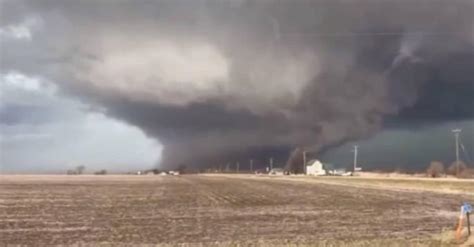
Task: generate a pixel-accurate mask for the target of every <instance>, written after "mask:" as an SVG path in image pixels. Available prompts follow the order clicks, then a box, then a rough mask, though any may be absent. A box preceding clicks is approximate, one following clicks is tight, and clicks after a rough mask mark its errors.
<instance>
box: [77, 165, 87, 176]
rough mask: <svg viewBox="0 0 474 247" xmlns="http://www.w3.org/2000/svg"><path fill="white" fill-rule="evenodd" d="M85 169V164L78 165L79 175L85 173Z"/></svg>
mask: <svg viewBox="0 0 474 247" xmlns="http://www.w3.org/2000/svg"><path fill="white" fill-rule="evenodd" d="M85 169H86V167H85V166H83V165H80V166H78V167H76V173H77V174H78V175H81V174H82V173H84V170H85Z"/></svg>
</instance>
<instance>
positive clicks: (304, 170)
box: [303, 151, 306, 175]
mask: <svg viewBox="0 0 474 247" xmlns="http://www.w3.org/2000/svg"><path fill="white" fill-rule="evenodd" d="M303 173H304V174H305V175H306V151H303Z"/></svg>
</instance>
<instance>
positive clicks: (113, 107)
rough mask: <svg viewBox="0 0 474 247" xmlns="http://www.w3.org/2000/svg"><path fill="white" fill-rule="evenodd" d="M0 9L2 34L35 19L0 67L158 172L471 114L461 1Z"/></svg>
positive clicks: (469, 46) (465, 11) (469, 43)
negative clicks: (147, 146) (159, 152)
mask: <svg viewBox="0 0 474 247" xmlns="http://www.w3.org/2000/svg"><path fill="white" fill-rule="evenodd" d="M3 4H4V7H9V6H14V7H12V11H11V13H10V11H4V12H5V15H3V13H2V16H3V17H2V26H8V25H15V23H17V22H18V20H23V19H24V18H28V17H30V16H33V17H35V18H40V20H41V21H40V22H39V24H38V25H39V26H40V28H39V30H38V31H37V32H35V33H34V35H33V38H32V40H31V42H30V43H28V44H25V43H27V42H23V43H19V42H17V41H15V42H14V41H8V40H7V41H2V42H4V43H3V46H8V47H9V48H10V49H5V50H4V51H2V58H3V59H2V62H1V65H2V68H3V69H8V70H13V69H14V70H19V71H22V72H24V73H29V74H34V75H42V76H44V77H47V78H49V79H51V80H52V81H55V82H56V83H57V84H58V85H59V86H60V87H61V88H62V89H63V90H64V91H65V92H67V93H69V94H71V95H74V96H75V97H80V98H82V99H83V100H84V101H87V102H90V103H95V104H97V105H99V106H102V107H104V108H105V109H106V112H107V113H108V114H109V115H110V116H113V117H116V118H119V119H123V120H126V121H127V122H129V123H131V124H134V125H136V126H138V127H140V128H141V129H143V130H144V131H145V132H146V133H147V134H148V135H149V136H153V137H155V138H157V139H159V140H160V141H161V142H162V143H163V144H164V146H165V150H164V154H163V155H164V160H163V164H164V165H168V166H174V165H177V164H180V163H194V164H195V165H205V164H209V162H212V163H223V162H226V161H227V160H229V159H238V158H239V157H250V156H253V157H256V156H261V157H263V156H267V155H269V154H270V155H272V153H273V151H272V150H282V149H288V152H287V153H286V154H285V155H287V154H288V153H289V149H291V148H294V147H297V146H302V147H305V148H307V149H311V150H313V151H318V150H325V149H327V148H328V147H332V146H337V145H339V144H342V143H344V142H346V141H350V140H356V139H360V138H366V137H368V136H371V135H373V134H374V133H376V132H377V131H378V130H380V129H381V128H383V126H384V124H385V123H386V121H388V123H389V124H392V125H390V126H402V125H404V124H406V123H410V122H412V121H417V122H422V123H423V124H432V123H434V122H436V123H437V122H442V121H446V120H452V119H469V118H472V117H473V114H474V110H473V109H474V107H472V105H473V103H474V102H473V98H474V97H472V95H473V85H474V83H473V81H472V78H473V74H472V73H473V72H472V70H471V69H472V68H473V67H474V62H473V61H474V58H473V57H474V55H473V50H474V47H473V44H474V34H473V23H474V19H473V18H474V17H473V15H472V13H473V11H474V3H473V2H472V1H470V0H460V1H449V2H448V1H416V2H413V1H371V0H360V1H291V2H286V1H227V2H226V1H159V2H152V1H138V2H137V1H133V2H132V1H118V2H114V3H112V2H109V1H99V2H97V1H68V2H64V1H7V4H5V3H3ZM9 8H10V7H9ZM18 16H23V18H18ZM12 20H15V21H12ZM33 31H34V30H33ZM33 31H32V32H33ZM255 150H257V151H255Z"/></svg>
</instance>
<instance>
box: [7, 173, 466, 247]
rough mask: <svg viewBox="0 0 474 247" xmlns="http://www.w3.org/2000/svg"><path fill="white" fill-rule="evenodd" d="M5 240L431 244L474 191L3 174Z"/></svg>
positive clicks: (192, 178) (251, 180) (187, 177)
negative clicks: (386, 241) (394, 241)
mask: <svg viewBox="0 0 474 247" xmlns="http://www.w3.org/2000/svg"><path fill="white" fill-rule="evenodd" d="M0 179H1V180H0V243H6V244H28V245H51V244H78V243H83V244H92V245H94V244H98V243H109V244H110V243H114V244H120V243H122V244H156V243H167V244H178V243H191V244H197V243H200V244H204V245H209V244H219V243H225V244H229V243H230V244H235V243H240V244H252V243H267V244H285V243H301V244H304V243H315V242H318V241H323V240H331V241H343V242H351V241H371V240H377V239H378V240H380V239H401V240H404V241H405V240H406V241H412V240H413V241H415V240H416V241H421V242H423V241H426V242H427V243H428V242H430V241H433V240H432V239H433V238H432V237H433V235H435V234H439V233H441V231H443V230H445V229H452V228H453V227H454V225H455V223H456V220H457V216H458V210H459V205H460V204H461V203H462V202H464V201H469V200H470V201H473V199H474V197H473V196H472V195H468V194H466V195H464V194H443V193H434V192H426V191H394V190H381V189H372V188H362V187H351V186H347V185H336V184H324V183H308V182H304V181H298V180H284V179H272V178H255V177H253V178H246V177H244V176H235V177H229V176H199V175H185V176H28V177H27V176H3V177H0Z"/></svg>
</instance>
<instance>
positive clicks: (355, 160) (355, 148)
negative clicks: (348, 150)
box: [353, 145, 358, 172]
mask: <svg viewBox="0 0 474 247" xmlns="http://www.w3.org/2000/svg"><path fill="white" fill-rule="evenodd" d="M357 148H358V146H357V145H354V168H353V171H354V172H356V170H357Z"/></svg>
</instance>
